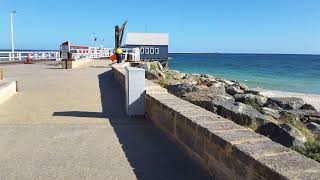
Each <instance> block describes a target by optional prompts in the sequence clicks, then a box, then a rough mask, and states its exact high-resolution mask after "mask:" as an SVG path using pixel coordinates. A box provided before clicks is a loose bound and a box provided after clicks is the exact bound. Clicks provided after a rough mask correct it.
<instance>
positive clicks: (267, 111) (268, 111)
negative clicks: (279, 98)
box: [261, 107, 280, 119]
mask: <svg viewBox="0 0 320 180" xmlns="http://www.w3.org/2000/svg"><path fill="white" fill-rule="evenodd" d="M261 112H262V114H264V115H266V116H271V117H273V118H276V119H279V118H280V114H279V112H278V111H277V110H275V109H271V108H268V107H263V108H262V110H261Z"/></svg>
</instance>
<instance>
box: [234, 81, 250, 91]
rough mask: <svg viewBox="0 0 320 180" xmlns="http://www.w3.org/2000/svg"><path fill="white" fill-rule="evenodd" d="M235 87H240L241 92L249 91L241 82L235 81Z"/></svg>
mask: <svg viewBox="0 0 320 180" xmlns="http://www.w3.org/2000/svg"><path fill="white" fill-rule="evenodd" d="M235 85H237V86H239V87H240V89H241V90H247V89H249V87H248V86H247V85H245V84H243V83H240V82H236V81H235Z"/></svg>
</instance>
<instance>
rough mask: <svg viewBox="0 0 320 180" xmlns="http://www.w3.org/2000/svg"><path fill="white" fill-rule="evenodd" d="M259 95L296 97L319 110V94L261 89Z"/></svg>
mask: <svg viewBox="0 0 320 180" xmlns="http://www.w3.org/2000/svg"><path fill="white" fill-rule="evenodd" d="M260 94H261V95H263V96H266V97H297V98H301V99H303V100H304V101H305V102H306V103H308V104H311V105H313V106H314V107H315V108H316V109H317V110H318V111H320V95H317V94H300V93H291V92H282V91H267V90H264V91H261V92H260Z"/></svg>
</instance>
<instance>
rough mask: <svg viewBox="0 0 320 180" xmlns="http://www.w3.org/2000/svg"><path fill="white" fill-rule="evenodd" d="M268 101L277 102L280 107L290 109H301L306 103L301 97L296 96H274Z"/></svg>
mask: <svg viewBox="0 0 320 180" xmlns="http://www.w3.org/2000/svg"><path fill="white" fill-rule="evenodd" d="M268 101H273V102H275V103H276V104H277V105H278V106H279V107H281V108H283V109H286V110H290V109H300V108H301V107H302V106H303V105H304V104H305V103H304V101H303V100H302V99H301V98H295V97H272V98H269V99H268Z"/></svg>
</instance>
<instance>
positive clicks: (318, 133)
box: [306, 122, 320, 141]
mask: <svg viewBox="0 0 320 180" xmlns="http://www.w3.org/2000/svg"><path fill="white" fill-rule="evenodd" d="M306 127H307V128H308V129H309V130H310V132H312V133H313V134H314V135H315V137H316V139H317V140H318V141H319V140H320V124H317V123H314V122H311V123H308V124H306Z"/></svg>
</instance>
